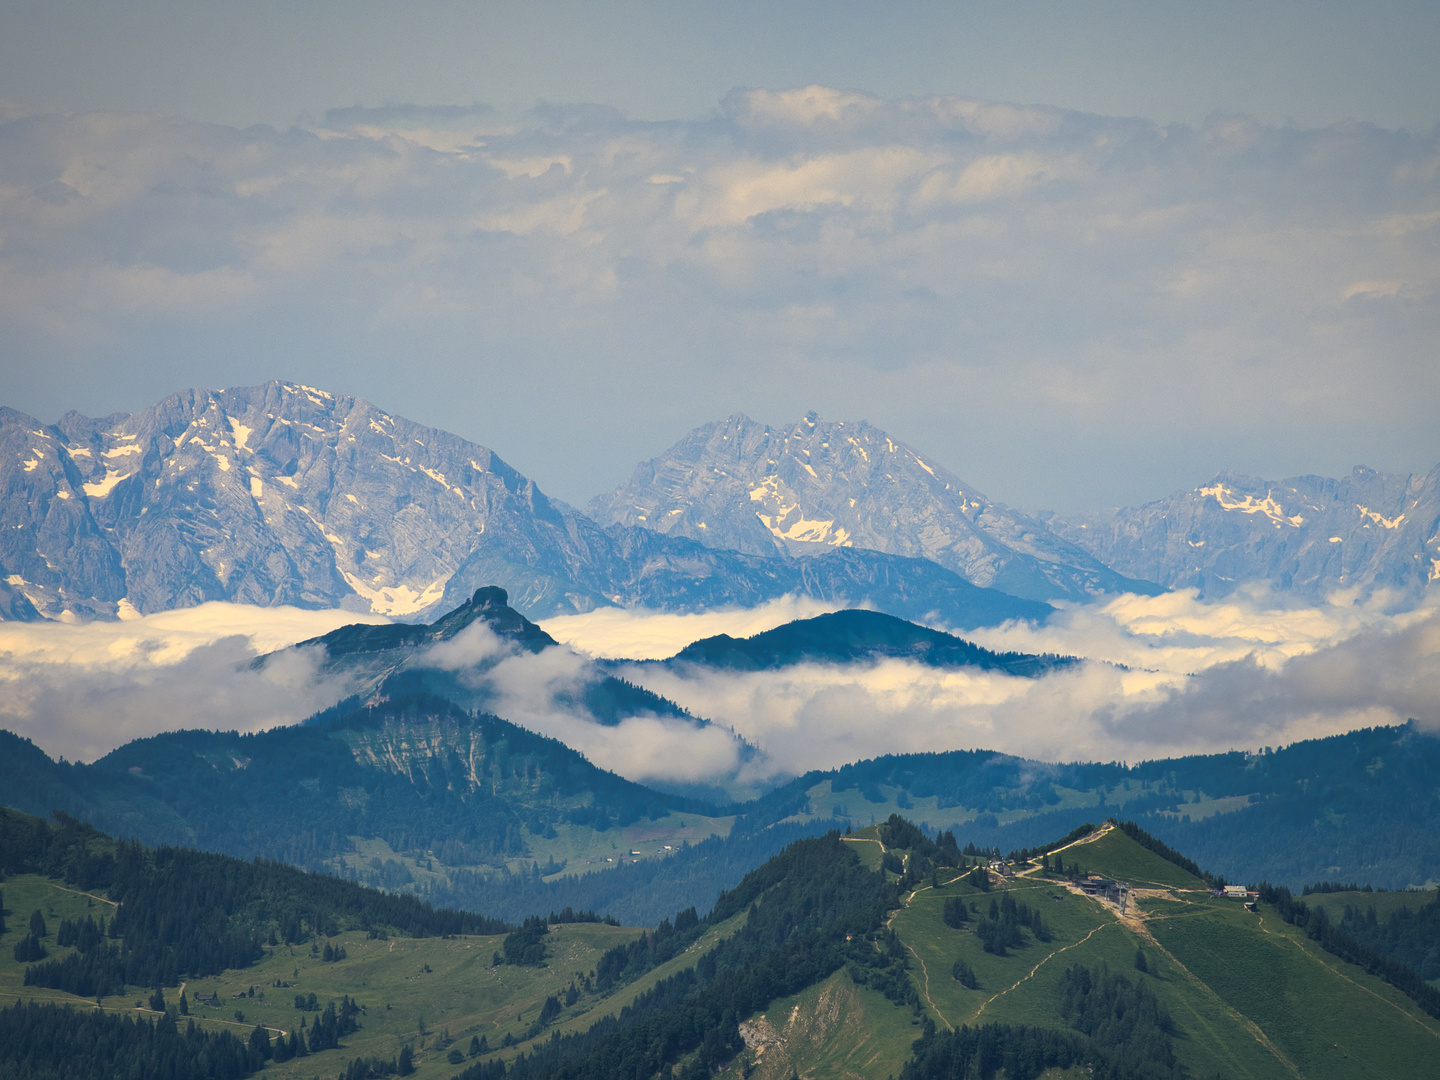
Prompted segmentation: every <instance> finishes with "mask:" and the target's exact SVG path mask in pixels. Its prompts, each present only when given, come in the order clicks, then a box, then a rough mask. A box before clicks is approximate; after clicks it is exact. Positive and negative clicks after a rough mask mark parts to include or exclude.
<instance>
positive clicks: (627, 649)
mask: <svg viewBox="0 0 1440 1080" xmlns="http://www.w3.org/2000/svg"><path fill="white" fill-rule="evenodd" d="M834 610H836V608H835V605H834V604H828V603H826V602H824V601H821V600H815V599H812V598H810V597H808V596H795V595H793V594H787V595H785V596H781V597H777V598H776V599H774V600H768V601H766V602H765V603H763V604H761V605H760V606H758V607H753V608H734V609H731V610H728V611H727V610H718V609H717V610H713V611H704V612H697V613H694V614H688V615H679V614H672V613H670V612H664V611H648V610H646V609H644V608H596V609H595V610H594V611H589V612H586V613H585V614H584V615H562V616H559V617H558V618H554V619H547V620H545V622H544V623H543V624H542V626H543V628H544V630H545V632H546V633H547V634H549V635H550V636H551V637H553V638H554V639H555V640H556V641H560V642H564V643H565V644H567V645H571V646H573V647H574V648H576V649H579V650H580V651H581V652H583V653H588V654H589V655H591V656H595V657H600V658H602V659H608V660H664V659H665V658H666V657H670V656H674V655H675V654H676V653H677V652H679V651H680V650H681V649H683V648H684V647H685V646H686V645H689V644H690V643H691V642H692V641H699V640H700V639H701V638H707V637H714V636H715V635H716V634H729V635H730V636H731V637H751V636H752V635H754V634H759V633H763V632H764V631H766V630H771V629H774V628H775V627H777V626H781V625H783V624H784V623H787V622H793V621H794V620H795V619H813V618H814V617H815V616H816V615H823V614H825V613H826V612H827V611H834Z"/></svg>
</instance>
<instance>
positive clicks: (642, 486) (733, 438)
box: [590, 413, 1153, 600]
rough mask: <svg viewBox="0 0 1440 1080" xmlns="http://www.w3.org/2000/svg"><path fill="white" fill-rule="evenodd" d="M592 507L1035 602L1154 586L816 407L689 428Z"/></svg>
mask: <svg viewBox="0 0 1440 1080" xmlns="http://www.w3.org/2000/svg"><path fill="white" fill-rule="evenodd" d="M590 511H591V513H592V514H594V516H595V517H596V518H597V519H598V520H600V521H603V522H606V523H611V522H613V523H616V524H622V525H639V526H643V527H645V528H649V529H653V530H655V531H656V532H660V533H664V534H665V535H667V536H685V537H689V538H690V539H692V540H698V541H700V542H701V543H703V544H706V545H708V546H711V547H718V548H733V549H735V550H737V551H745V552H752V553H755V554H773V553H775V552H777V551H781V552H784V551H789V552H803V551H814V550H816V549H817V548H819V549H822V550H823V548H824V547H827V546H828V547H842V548H843V547H857V548H869V549H872V550H876V551H886V552H890V553H892V554H896V555H909V556H912V557H917V558H925V559H930V560H931V561H933V562H937V563H939V564H940V565H941V566H944V567H946V568H948V569H950V570H953V571H955V572H956V573H957V574H960V575H962V576H963V577H965V578H966V579H967V580H969V581H973V582H974V583H976V584H977V585H986V586H990V587H992V588H997V589H1000V590H1002V591H1004V592H1008V593H1013V594H1014V595H1016V596H1026V597H1030V598H1032V599H1044V600H1052V599H1070V600H1083V599H1087V598H1089V597H1091V596H1094V595H1097V594H1100V593H1107V592H1108V593H1114V592H1126V591H1142V592H1143V591H1149V590H1150V589H1152V588H1153V586H1151V585H1150V583H1148V582H1138V581H1130V580H1126V579H1125V578H1123V577H1122V576H1121V575H1119V574H1116V573H1115V572H1114V571H1112V570H1110V569H1109V568H1107V567H1106V566H1104V565H1103V564H1101V563H1100V562H1099V561H1098V560H1096V559H1095V558H1094V557H1093V556H1092V555H1090V553H1089V552H1087V551H1085V550H1084V549H1082V548H1080V547H1078V546H1077V545H1075V544H1074V543H1072V542H1070V541H1067V540H1064V539H1062V538H1060V537H1058V536H1056V535H1055V534H1054V533H1052V532H1051V531H1050V530H1049V529H1047V528H1046V527H1045V526H1044V525H1042V524H1041V523H1040V522H1039V521H1037V520H1035V519H1033V518H1030V517H1027V516H1026V515H1024V514H1020V513H1017V512H1016V511H1014V510H1011V509H1010V508H1009V507H1007V506H1005V505H1003V504H1001V503H996V502H993V501H991V500H990V499H988V498H986V496H984V495H983V494H981V493H980V492H978V491H976V490H975V489H974V487H973V486H972V485H970V484H967V483H966V482H965V481H963V480H961V479H960V478H959V477H958V476H955V475H954V474H953V473H951V472H950V471H949V470H948V469H946V468H945V467H944V466H943V465H940V464H939V463H938V462H927V461H925V460H923V459H922V458H921V457H920V455H919V454H918V453H917V452H916V451H915V450H913V449H911V448H910V447H909V446H906V445H905V444H904V443H899V442H896V441H895V440H893V439H892V438H891V437H890V436H889V435H887V434H886V433H885V432H883V431H880V430H879V429H878V428H875V427H872V426H871V425H869V424H867V423H864V422H863V421H862V422H860V423H846V422H845V421H843V420H842V421H835V422H831V421H822V420H821V419H820V418H819V417H818V416H816V415H815V414H814V413H810V414H809V415H807V416H806V417H805V418H804V419H803V420H801V421H800V422H799V423H798V424H796V425H795V426H794V427H792V428H784V429H776V428H772V427H770V426H769V425H763V424H757V423H756V422H755V421H753V420H751V419H750V418H749V417H748V416H743V415H737V416H732V417H730V418H729V419H727V420H722V421H718V422H716V423H713V424H706V425H705V426H704V427H700V428H696V429H695V430H694V431H692V432H691V433H690V434H689V435H687V436H686V437H685V438H684V439H682V440H681V441H680V442H678V443H676V444H675V445H674V446H672V447H671V448H670V449H669V450H668V451H666V452H665V453H664V454H662V455H661V456H660V457H657V458H654V459H652V460H651V461H648V462H645V463H643V464H641V465H640V466H639V467H638V468H637V469H636V470H635V474H634V475H633V476H632V477H631V478H630V482H629V483H628V484H626V485H624V486H623V487H621V488H619V489H618V490H616V491H615V492H613V493H612V494H610V495H606V496H601V497H600V498H597V499H595V500H594V501H593V502H591V504H590Z"/></svg>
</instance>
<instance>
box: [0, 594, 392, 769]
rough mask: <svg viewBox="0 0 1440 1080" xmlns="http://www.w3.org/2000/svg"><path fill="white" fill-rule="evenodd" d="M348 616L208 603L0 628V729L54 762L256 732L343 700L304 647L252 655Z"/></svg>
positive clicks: (358, 618) (359, 618)
mask: <svg viewBox="0 0 1440 1080" xmlns="http://www.w3.org/2000/svg"><path fill="white" fill-rule="evenodd" d="M377 621H379V622H383V621H384V620H380V619H376V618H375V617H374V616H369V615H357V614H356V613H354V612H350V611H302V610H300V609H298V608H289V607H277V608H260V607H251V606H248V605H245V604H229V603H220V602H212V603H207V604H201V605H200V606H199V607H194V608H185V609H181V610H177V611H167V612H164V613H162V614H158V615H147V616H143V617H141V618H136V619H130V620H126V621H123V622H90V623H68V624H67V623H13V622H7V623H0V725H3V726H4V727H6V728H8V729H9V730H11V731H14V732H16V733H18V734H20V735H23V736H25V737H26V738H28V739H31V740H32V741H33V742H35V743H36V744H37V745H38V746H40V747H41V748H42V749H43V750H45V751H46V752H47V753H49V754H51V755H52V756H55V755H64V756H66V757H68V758H70V759H72V760H79V761H93V760H94V759H95V758H97V757H101V756H103V755H104V754H106V753H108V752H109V751H111V750H113V749H114V748H115V747H117V746H119V745H121V744H122V743H125V742H129V741H130V740H132V739H139V738H144V737H146V736H149V735H155V734H158V733H159V732H162V731H174V730H179V729H183V728H212V729H220V730H232V729H233V730H237V731H260V730H263V729H265V728H269V727H275V726H277V725H281V724H293V723H296V722H298V721H300V720H303V719H305V717H307V716H309V715H311V714H312V713H314V712H317V711H318V710H320V709H323V708H326V707H328V706H330V705H333V704H334V703H335V702H336V701H338V700H339V699H340V698H341V697H343V696H344V693H345V690H346V687H345V686H344V684H343V683H340V682H336V681H330V680H321V679H319V678H318V676H317V672H316V657H315V656H314V655H313V654H311V653H310V652H308V651H306V650H300V651H294V652H289V653H285V654H282V655H281V656H279V657H277V658H276V659H275V660H273V661H272V662H270V663H268V664H267V665H266V666H265V667H264V668H262V669H258V670H257V669H255V668H252V667H251V666H250V662H251V661H252V660H254V658H255V657H256V656H259V655H262V654H264V653H267V652H271V651H273V650H275V649H279V648H283V647H284V646H286V645H290V644H293V643H294V642H296V641H301V640H305V639H307V638H311V637H317V636H319V635H321V634H324V633H328V632H329V631H331V630H334V629H335V628H336V627H339V626H343V625H345V624H347V623H354V622H377Z"/></svg>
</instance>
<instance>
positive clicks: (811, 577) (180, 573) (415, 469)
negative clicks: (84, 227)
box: [0, 382, 1048, 627]
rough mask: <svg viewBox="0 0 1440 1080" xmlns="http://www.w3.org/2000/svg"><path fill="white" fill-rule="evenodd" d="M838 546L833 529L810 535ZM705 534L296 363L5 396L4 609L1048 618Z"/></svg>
mask: <svg viewBox="0 0 1440 1080" xmlns="http://www.w3.org/2000/svg"><path fill="white" fill-rule="evenodd" d="M822 550H827V551H828V550H830V549H822ZM831 554H832V555H834V556H838V557H831V558H826V559H793V558H787V557H783V555H782V556H781V557H778V558H777V557H776V556H777V555H780V553H778V552H776V551H775V550H773V549H772V550H771V551H770V552H768V553H766V554H765V555H764V556H760V555H746V554H743V553H740V552H734V551H720V550H715V549H713V548H707V547H705V546H703V545H701V544H698V543H694V542H691V541H688V540H686V539H684V538H683V537H678V536H676V537H666V536H663V535H657V534H655V533H653V532H650V531H648V530H645V529H641V528H633V527H624V526H617V527H611V528H604V527H602V526H601V525H599V524H598V523H596V522H595V521H593V520H591V519H590V518H588V517H586V516H585V515H583V514H581V513H579V512H577V511H575V510H574V509H572V508H571V507H568V506H566V505H564V504H563V503H560V502H557V501H554V500H551V499H549V498H547V497H546V496H545V494H544V493H543V492H542V491H541V490H540V489H539V488H538V487H537V486H536V484H535V483H534V481H532V480H530V479H529V478H527V477H525V476H522V475H521V474H520V473H518V472H517V471H516V470H515V469H513V468H511V467H510V466H509V465H507V464H506V463H505V462H504V461H502V460H501V459H500V458H499V457H498V456H497V455H496V454H494V453H493V452H492V451H490V450H488V449H486V448H485V447H483V446H479V445H477V444H475V443H471V442H467V441H466V440H464V439H462V438H460V437H458V436H456V435H452V434H450V433H448V432H444V431H439V430H437V429H435V428H429V427H424V426H422V425H419V424H415V423H412V422H411V421H408V420H405V419H404V418H402V417H397V416H392V415H390V414H389V413H386V412H384V411H382V410H380V409H378V408H376V407H375V406H373V405H371V404H369V403H368V402H365V401H362V400H359V399H356V398H349V397H343V396H338V395H334V394H330V393H327V392H325V391H323V390H317V389H314V388H313V387H307V386H300V385H296V384H292V383H279V382H276V383H268V384H266V385H264V386H257V387H249V388H241V389H231V390H218V391H210V390H189V391H185V392H183V393H179V394H175V395H173V396H171V397H169V398H166V399H165V400H164V401H162V402H160V403H159V404H157V405H155V406H153V407H152V408H150V409H147V410H145V411H144V412H140V413H135V414H133V415H132V414H116V415H113V416H108V417H105V418H103V419H98V420H97V419H90V418H88V417H84V416H81V415H79V414H78V413H69V414H67V415H66V416H64V417H62V418H61V419H60V421H59V422H58V423H56V424H49V425H47V424H42V423H40V422H39V421H38V420H36V419H34V418H33V417H29V416H26V415H24V414H23V413H19V412H16V411H14V410H10V409H0V568H3V571H4V573H3V575H0V577H3V582H0V618H5V619H16V618H35V617H42V616H43V617H47V618H58V617H60V616H62V615H64V614H66V613H69V614H70V615H73V616H78V617H81V618H88V617H97V616H98V617H114V616H117V615H118V616H124V615H126V614H128V613H131V612H139V613H149V612H155V611H163V610H168V609H172V608H178V607H187V606H191V605H194V604H199V603H203V602H205V601H207V600H230V601H236V602H240V603H250V604H260V605H278V604H293V605H296V606H299V607H309V608H318V607H343V608H347V609H350V610H355V611H370V612H375V613H379V614H384V615H390V616H394V617H397V618H401V619H409V620H417V621H418V620H424V619H426V618H427V617H432V616H434V615H436V614H438V613H439V612H441V611H443V610H448V609H450V608H453V607H456V606H458V605H459V604H462V603H464V602H465V601H466V600H468V599H469V598H470V596H471V594H472V593H473V592H474V590H476V589H477V588H481V587H485V586H489V585H498V586H501V587H503V588H505V589H506V590H508V592H509V595H510V598H511V601H512V603H513V604H514V605H515V607H516V608H517V609H518V610H520V611H521V612H523V613H525V614H527V615H529V616H532V617H534V618H543V617H546V616H549V615H553V614H557V613H564V612H576V611H588V610H591V609H593V608H595V607H598V606H604V605H610V604H620V605H624V606H631V605H636V604H643V605H646V606H649V607H653V608H658V609H662V610H680V611H695V610H703V609H705V608H707V607H712V606H716V605H721V604H738V605H748V604H755V603H760V602H762V601H764V600H768V599H772V598H774V597H778V596H780V595H782V594H785V593H793V592H798V593H802V594H804V595H808V596H814V597H817V598H819V599H824V600H830V601H837V602H849V603H856V604H858V603H864V602H869V603H872V604H874V605H875V606H876V607H878V608H880V609H881V610H885V611H889V612H890V613H892V614H894V615H898V616H900V617H902V618H921V617H926V616H930V617H934V618H938V619H939V620H941V621H944V622H946V623H947V624H949V625H951V626H956V627H972V626H977V625H984V624H986V623H991V622H998V621H1001V620H1003V619H1006V618H1043V617H1044V616H1045V615H1046V614H1047V613H1048V610H1047V609H1046V608H1045V607H1044V606H1043V605H1037V604H1033V603H1030V604H1026V603H1025V602H1024V601H1020V600H1017V599H1015V598H1014V597H1010V596H1003V595H1001V594H999V593H995V592H986V591H983V590H980V589H976V588H975V587H974V586H972V585H970V584H969V583H967V582H965V581H963V580H961V579H960V578H958V577H956V576H955V575H954V574H951V573H949V572H948V571H946V570H944V569H942V568H941V567H939V566H936V565H934V564H932V563H928V562H925V561H923V560H918V559H907V558H903V557H895V556H887V555H884V554H880V553H875V552H861V551H848V552H845V553H843V554H842V553H839V552H833V551H832V552H831Z"/></svg>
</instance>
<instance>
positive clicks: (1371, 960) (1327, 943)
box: [1259, 882, 1440, 1019]
mask: <svg viewBox="0 0 1440 1080" xmlns="http://www.w3.org/2000/svg"><path fill="white" fill-rule="evenodd" d="M1259 894H1260V899H1261V900H1262V901H1263V902H1264V903H1267V904H1274V905H1275V908H1276V910H1277V911H1279V912H1280V917H1281V918H1282V919H1284V920H1285V921H1286V922H1288V923H1290V924H1291V925H1293V926H1297V927H1299V928H1300V929H1301V930H1304V931H1305V933H1306V935H1307V936H1308V937H1309V938H1310V939H1311V940H1312V941H1314V942H1316V943H1317V944H1318V945H1319V946H1320V947H1321V948H1322V949H1324V950H1325V951H1326V952H1328V953H1330V954H1331V955H1333V956H1338V957H1339V958H1340V959H1341V960H1344V961H1346V962H1347V963H1351V964H1355V965H1356V966H1358V967H1362V968H1364V969H1365V970H1366V971H1367V972H1369V973H1370V974H1371V975H1374V976H1376V977H1378V978H1380V979H1383V980H1385V982H1387V983H1389V984H1390V985H1391V986H1393V987H1395V989H1397V990H1399V991H1400V992H1401V993H1402V994H1404V995H1405V996H1406V997H1408V998H1410V999H1411V1000H1412V1001H1414V1002H1415V1004H1417V1005H1419V1006H1420V1008H1422V1009H1424V1010H1425V1011H1426V1012H1427V1013H1429V1014H1430V1015H1431V1016H1433V1017H1436V1018H1437V1019H1440V990H1436V989H1435V988H1434V987H1433V986H1431V985H1430V984H1429V983H1427V982H1426V981H1425V980H1424V978H1422V976H1421V975H1420V973H1419V972H1418V971H1416V970H1415V969H1414V968H1412V967H1410V966H1408V965H1407V964H1406V963H1405V962H1404V961H1402V960H1400V959H1395V958H1394V957H1393V956H1391V955H1386V952H1385V951H1382V950H1381V949H1379V948H1376V947H1375V946H1374V945H1372V944H1370V943H1368V942H1367V941H1365V940H1364V939H1363V938H1362V937H1361V936H1357V935H1355V934H1353V933H1352V932H1350V931H1351V930H1353V929H1354V926H1353V921H1352V925H1351V927H1349V928H1347V927H1346V926H1345V924H1344V922H1343V921H1342V923H1341V924H1340V925H1339V926H1337V925H1335V923H1333V922H1331V921H1330V917H1329V916H1328V915H1326V914H1325V910H1324V909H1323V908H1319V907H1314V908H1312V907H1310V906H1309V905H1307V904H1306V903H1305V902H1304V901H1302V900H1297V899H1295V897H1294V896H1292V895H1291V893H1290V890H1289V889H1286V888H1279V887H1276V886H1274V885H1269V884H1266V883H1263V882H1262V883H1261V885H1260V889H1259ZM1436 930H1440V920H1436V919H1435V918H1434V916H1433V914H1432V915H1427V918H1426V920H1425V921H1424V922H1417V923H1415V924H1414V925H1413V927H1412V933H1411V935H1410V937H1409V943H1410V945H1411V947H1412V948H1416V947H1419V946H1420V945H1421V943H1422V942H1423V943H1424V945H1425V948H1426V953H1427V954H1430V953H1432V952H1440V939H1437V938H1436V937H1435V936H1428V938H1427V936H1426V935H1427V934H1428V935H1433V934H1434V933H1435V931H1436Z"/></svg>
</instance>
